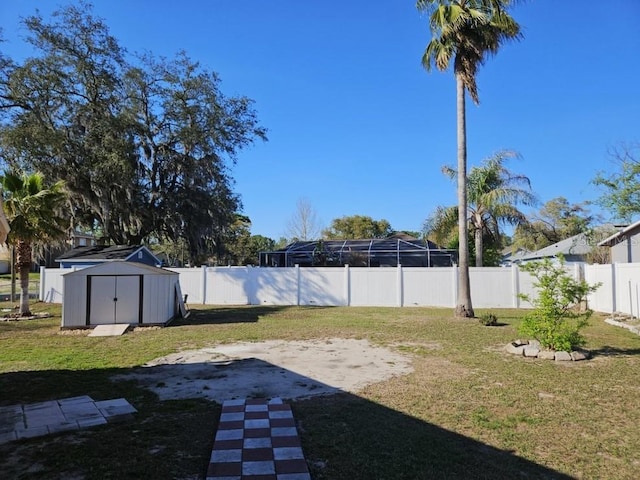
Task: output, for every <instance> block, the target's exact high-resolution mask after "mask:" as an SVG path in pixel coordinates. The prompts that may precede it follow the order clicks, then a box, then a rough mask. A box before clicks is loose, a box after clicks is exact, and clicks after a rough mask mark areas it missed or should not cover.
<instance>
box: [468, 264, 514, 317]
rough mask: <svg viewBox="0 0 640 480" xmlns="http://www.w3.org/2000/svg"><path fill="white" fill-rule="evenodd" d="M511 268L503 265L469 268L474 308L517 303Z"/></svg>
mask: <svg viewBox="0 0 640 480" xmlns="http://www.w3.org/2000/svg"><path fill="white" fill-rule="evenodd" d="M513 275H514V273H513V270H512V269H511V268H503V267H481V268H471V269H469V281H470V283H471V301H472V303H473V307H474V308H511V307H514V306H516V305H517V303H516V295H517V293H516V292H515V291H514V278H513Z"/></svg>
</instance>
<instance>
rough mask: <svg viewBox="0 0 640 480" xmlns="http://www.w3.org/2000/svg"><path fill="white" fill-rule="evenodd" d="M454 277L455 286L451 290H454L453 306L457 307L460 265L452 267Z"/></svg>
mask: <svg viewBox="0 0 640 480" xmlns="http://www.w3.org/2000/svg"><path fill="white" fill-rule="evenodd" d="M451 273H452V279H453V288H452V289H451V291H452V292H453V301H452V304H451V307H453V308H456V305H458V266H457V265H454V266H453V267H451Z"/></svg>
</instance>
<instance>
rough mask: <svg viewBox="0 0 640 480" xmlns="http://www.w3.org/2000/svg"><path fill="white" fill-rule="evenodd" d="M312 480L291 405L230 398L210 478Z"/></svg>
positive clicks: (223, 408)
mask: <svg viewBox="0 0 640 480" xmlns="http://www.w3.org/2000/svg"><path fill="white" fill-rule="evenodd" d="M249 479H251V480H258V479H259V480H311V477H310V476H309V470H308V468H307V462H306V461H305V459H304V454H303V452H302V447H301V445H300V438H299V437H298V431H297V430H296V426H295V422H294V420H293V413H292V412H291V407H290V406H289V405H286V404H283V403H282V400H281V399H279V398H274V399H271V400H265V399H246V400H244V399H242V400H227V401H225V402H224V403H223V405H222V413H221V415H220V423H219V425H218V431H217V433H216V437H215V441H214V443H213V452H211V460H210V462H209V469H208V471H207V480H249Z"/></svg>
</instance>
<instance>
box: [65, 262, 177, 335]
mask: <svg viewBox="0 0 640 480" xmlns="http://www.w3.org/2000/svg"><path fill="white" fill-rule="evenodd" d="M183 308H184V304H183V303H182V295H181V293H180V282H179V274H177V273H175V272H171V271H169V270H164V269H162V268H157V267H152V266H149V265H144V264H141V263H133V262H124V261H115V262H108V263H103V264H100V265H95V266H92V267H87V268H83V269H81V270H74V271H70V272H68V273H65V274H64V275H63V291H62V328H84V327H95V326H96V325H108V324H130V325H164V324H166V323H167V322H169V321H170V320H171V319H173V318H174V317H176V316H178V315H179V314H180V313H181V309H183Z"/></svg>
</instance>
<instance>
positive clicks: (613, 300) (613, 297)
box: [611, 263, 618, 313]
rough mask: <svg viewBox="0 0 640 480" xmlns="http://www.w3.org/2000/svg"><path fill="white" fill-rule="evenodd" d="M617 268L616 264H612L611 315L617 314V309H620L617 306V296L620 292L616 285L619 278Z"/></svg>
mask: <svg viewBox="0 0 640 480" xmlns="http://www.w3.org/2000/svg"><path fill="white" fill-rule="evenodd" d="M617 270H618V269H617V268H616V264H615V263H612V264H611V313H615V312H616V308H617V307H618V305H617V301H616V300H617V298H616V297H617V294H618V292H617V291H616V290H617V285H616V277H617V273H618V272H617Z"/></svg>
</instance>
